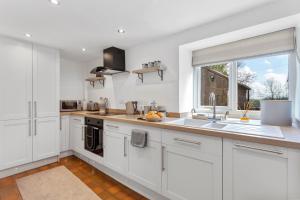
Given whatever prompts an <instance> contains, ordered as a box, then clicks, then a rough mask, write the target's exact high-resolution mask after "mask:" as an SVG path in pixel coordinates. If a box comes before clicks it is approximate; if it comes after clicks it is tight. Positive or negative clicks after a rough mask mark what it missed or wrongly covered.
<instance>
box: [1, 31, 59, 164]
mask: <svg viewBox="0 0 300 200" xmlns="http://www.w3.org/2000/svg"><path fill="white" fill-rule="evenodd" d="M0 57H1V60H0V94H1V95H0V123H1V125H2V130H3V131H1V132H0V142H1V147H0V148H1V152H0V154H1V155H0V160H1V159H2V161H3V162H1V163H0V166H1V169H6V168H9V167H15V166H18V165H21V164H25V163H29V162H32V161H36V160H40V159H44V158H48V157H52V156H56V155H58V152H59V121H58V116H59V52H58V50H55V49H51V48H47V47H43V46H40V45H33V44H32V43H28V42H24V41H19V40H15V39H10V38H6V37H0ZM42 117H43V118H44V119H41V118H42ZM49 117H54V118H49ZM22 120H24V121H22ZM34 133H37V135H34ZM5 154H7V155H5Z"/></svg>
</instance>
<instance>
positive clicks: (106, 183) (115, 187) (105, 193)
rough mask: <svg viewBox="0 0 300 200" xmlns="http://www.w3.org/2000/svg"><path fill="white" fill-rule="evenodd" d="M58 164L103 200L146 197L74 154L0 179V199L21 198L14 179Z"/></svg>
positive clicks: (139, 199) (135, 199)
mask: <svg viewBox="0 0 300 200" xmlns="http://www.w3.org/2000/svg"><path fill="white" fill-rule="evenodd" d="M60 165H63V166H65V167H67V168H68V169H69V170H70V171H71V172H73V174H75V175H76V176H77V177H78V178H80V179H81V180H82V181H83V182H84V183H85V184H86V185H87V186H88V187H90V188H91V189H92V190H93V191H94V192H95V193H96V194H97V195H98V196H99V197H100V198H101V199H103V200H145V199H146V198H145V197H143V196H141V195H140V194H138V193H136V192H134V191H133V190H131V189H129V188H127V187H126V186H124V185H122V184H121V183H119V182H117V181H115V180H114V179H112V178H111V177H109V176H107V175H105V174H104V173H102V172H100V171H99V170H97V169H95V168H94V167H92V166H91V165H89V164H87V163H86V162H84V161H82V160H80V159H78V158H76V157H75V156H70V157H66V158H63V159H61V160H60V162H59V163H53V164H50V165H47V166H43V167H40V168H37V169H33V170H29V171H26V172H23V173H20V174H16V175H14V176H10V177H7V178H3V179H0V200H22V197H21V194H20V192H19V190H18V187H17V184H16V179H18V178H21V177H24V176H28V175H31V174H34V173H37V172H40V171H44V170H47V169H51V168H53V167H57V166H60ZM41 200H42V199H41Z"/></svg>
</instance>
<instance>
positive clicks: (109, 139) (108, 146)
mask: <svg viewBox="0 0 300 200" xmlns="http://www.w3.org/2000/svg"><path fill="white" fill-rule="evenodd" d="M103 139H104V163H105V165H106V166H108V167H109V168H111V169H113V170H115V171H117V172H119V173H121V174H125V173H126V171H127V165H128V161H127V156H128V153H127V147H126V144H127V136H125V135H123V134H120V133H114V132H110V131H104V137H103Z"/></svg>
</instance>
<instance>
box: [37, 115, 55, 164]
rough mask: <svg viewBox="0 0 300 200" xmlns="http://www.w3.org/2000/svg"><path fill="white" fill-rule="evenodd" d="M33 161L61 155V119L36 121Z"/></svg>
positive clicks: (51, 118)
mask: <svg viewBox="0 0 300 200" xmlns="http://www.w3.org/2000/svg"><path fill="white" fill-rule="evenodd" d="M33 124H34V134H33V135H34V136H33V160H34V161H37V160H41V159H45V158H49V157H52V156H57V155H59V118H58V117H50V118H41V119H35V120H34V123H33Z"/></svg>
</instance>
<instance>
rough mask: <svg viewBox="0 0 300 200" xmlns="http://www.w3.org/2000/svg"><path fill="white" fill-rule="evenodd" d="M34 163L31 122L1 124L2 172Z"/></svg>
mask: <svg viewBox="0 0 300 200" xmlns="http://www.w3.org/2000/svg"><path fill="white" fill-rule="evenodd" d="M30 162H32V131H31V121H30V120H13V121H1V122H0V170H3V169H7V168H10V167H15V166H18V165H22V164H26V163H30Z"/></svg>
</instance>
